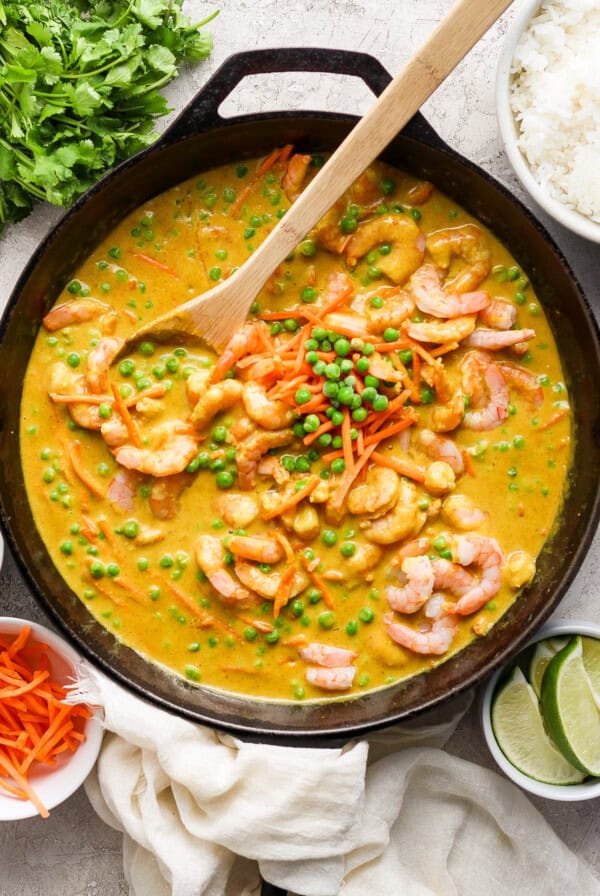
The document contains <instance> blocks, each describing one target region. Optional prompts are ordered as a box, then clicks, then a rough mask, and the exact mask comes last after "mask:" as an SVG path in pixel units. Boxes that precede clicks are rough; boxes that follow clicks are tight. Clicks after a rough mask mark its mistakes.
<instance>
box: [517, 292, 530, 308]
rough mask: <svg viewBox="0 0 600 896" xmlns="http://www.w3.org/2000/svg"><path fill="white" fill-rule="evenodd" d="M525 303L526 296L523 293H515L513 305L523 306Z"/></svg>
mask: <svg viewBox="0 0 600 896" xmlns="http://www.w3.org/2000/svg"><path fill="white" fill-rule="evenodd" d="M526 301H527V296H526V295H525V293H524V292H516V293H515V303H516V304H517V305H524V304H525V302H526Z"/></svg>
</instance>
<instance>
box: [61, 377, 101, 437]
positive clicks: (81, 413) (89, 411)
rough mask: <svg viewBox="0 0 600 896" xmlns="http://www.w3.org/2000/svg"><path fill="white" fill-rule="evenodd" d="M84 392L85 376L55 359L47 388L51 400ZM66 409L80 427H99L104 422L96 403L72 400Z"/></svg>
mask: <svg viewBox="0 0 600 896" xmlns="http://www.w3.org/2000/svg"><path fill="white" fill-rule="evenodd" d="M86 393H87V388H86V385H85V377H83V376H75V375H73V372H72V371H71V370H70V369H69V368H68V367H67V365H66V364H63V363H62V361H57V362H56V364H53V365H52V368H51V370H50V388H49V390H48V394H49V396H50V400H51V401H57V399H58V397H59V396H63V395H82V396H83V395H85V394H86ZM68 410H69V416H70V417H71V420H72V421H73V423H76V424H77V426H81V428H82V429H100V427H101V426H102V423H103V422H104V421H103V419H102V417H101V416H100V414H99V413H98V405H93V404H89V403H88V402H86V401H82V402H81V403H78V402H72V403H70V404H69V405H68Z"/></svg>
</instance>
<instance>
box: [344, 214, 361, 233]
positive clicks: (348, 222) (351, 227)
mask: <svg viewBox="0 0 600 896" xmlns="http://www.w3.org/2000/svg"><path fill="white" fill-rule="evenodd" d="M357 227H358V221H357V220H356V218H353V217H352V216H351V215H344V217H343V218H342V219H341V221H340V229H341V230H342V232H343V233H354V231H355V230H356V228H357Z"/></svg>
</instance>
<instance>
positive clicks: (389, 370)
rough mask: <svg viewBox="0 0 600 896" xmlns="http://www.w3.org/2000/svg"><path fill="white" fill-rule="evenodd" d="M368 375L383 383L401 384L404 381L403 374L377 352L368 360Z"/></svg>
mask: <svg viewBox="0 0 600 896" xmlns="http://www.w3.org/2000/svg"><path fill="white" fill-rule="evenodd" d="M369 373H370V374H371V376H375V377H377V379H378V380H383V382H384V383H401V382H403V380H404V374H403V373H401V371H399V370H396V369H395V368H394V367H393V366H392V364H391V363H389V362H388V361H386V359H385V358H383V357H382V356H381V355H380V354H378V353H377V352H375V354H373V355H371V357H370V358H369Z"/></svg>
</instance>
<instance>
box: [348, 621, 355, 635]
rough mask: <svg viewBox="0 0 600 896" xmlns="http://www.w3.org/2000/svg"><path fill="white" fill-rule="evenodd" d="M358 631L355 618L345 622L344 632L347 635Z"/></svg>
mask: <svg viewBox="0 0 600 896" xmlns="http://www.w3.org/2000/svg"><path fill="white" fill-rule="evenodd" d="M357 631H358V624H357V622H356V620H355V619H350V620H349V621H348V622H347V623H346V634H347V635H355V634H356V632H357Z"/></svg>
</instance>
